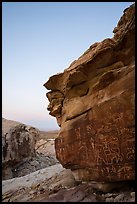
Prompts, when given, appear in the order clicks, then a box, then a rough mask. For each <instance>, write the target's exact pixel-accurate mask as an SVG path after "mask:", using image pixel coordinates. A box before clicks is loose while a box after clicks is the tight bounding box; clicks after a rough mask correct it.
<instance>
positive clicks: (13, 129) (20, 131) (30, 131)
mask: <svg viewBox="0 0 137 204" xmlns="http://www.w3.org/2000/svg"><path fill="white" fill-rule="evenodd" d="M38 134H39V131H38V130H37V129H36V128H33V127H31V126H26V125H25V124H22V123H19V122H15V121H10V120H6V119H2V174H3V175H2V177H3V179H9V178H12V177H13V172H12V171H13V170H14V169H15V168H16V166H17V165H18V164H19V163H20V162H22V161H23V159H26V158H29V157H32V156H33V155H34V154H35V144H36V137H37V136H38Z"/></svg>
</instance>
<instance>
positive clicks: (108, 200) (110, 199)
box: [106, 197, 114, 202]
mask: <svg viewBox="0 0 137 204" xmlns="http://www.w3.org/2000/svg"><path fill="white" fill-rule="evenodd" d="M106 202H114V198H113V197H110V198H106Z"/></svg>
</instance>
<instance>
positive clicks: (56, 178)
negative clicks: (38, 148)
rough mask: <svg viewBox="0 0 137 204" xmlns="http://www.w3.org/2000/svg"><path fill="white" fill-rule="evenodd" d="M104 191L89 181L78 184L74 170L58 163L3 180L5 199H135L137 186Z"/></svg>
mask: <svg viewBox="0 0 137 204" xmlns="http://www.w3.org/2000/svg"><path fill="white" fill-rule="evenodd" d="M124 186H125V188H123V187H122V191H121V190H119V189H117V191H116V190H115V191H110V192H109V193H108V192H107V193H105V192H104V193H103V192H101V191H97V190H95V188H93V185H91V184H90V183H80V184H78V183H77V182H76V181H75V179H74V177H73V175H72V172H71V171H70V170H69V169H64V168H63V167H62V165H61V164H56V165H53V166H51V167H47V168H45V169H41V170H38V171H36V172H33V173H31V174H29V175H26V176H23V177H20V178H13V179H9V180H6V181H2V202H88V201H91V202H101V201H104V202H127V201H128V202H135V189H134V188H133V186H132V185H131V186H130V185H129V184H128V185H126V184H124Z"/></svg>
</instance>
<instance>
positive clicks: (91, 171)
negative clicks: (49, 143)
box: [44, 4, 135, 182]
mask: <svg viewBox="0 0 137 204" xmlns="http://www.w3.org/2000/svg"><path fill="white" fill-rule="evenodd" d="M113 33H114V37H113V38H111V39H109V38H108V39H105V40H103V41H102V42H98V43H95V44H93V45H92V46H90V48H89V49H88V50H87V51H86V52H85V53H84V54H83V55H82V56H81V57H79V58H78V60H75V61H74V62H73V63H72V64H71V65H70V66H69V67H68V68H67V69H65V70H64V72H63V73H59V74H56V75H54V76H52V77H50V78H49V80H48V81H47V82H46V83H45V84H44V86H45V87H46V88H47V89H48V90H51V91H50V92H48V93H47V97H48V99H49V101H50V104H49V106H48V110H49V111H50V113H49V114H50V115H52V116H54V117H56V119H57V122H58V124H59V126H60V127H61V128H60V132H59V136H58V138H56V140H55V149H56V155H57V159H58V160H59V161H60V162H61V164H62V165H63V167H65V168H69V169H71V170H72V171H73V174H74V176H75V178H76V179H77V180H85V181H90V180H95V181H100V182H113V181H124V180H134V178H135V154H134V153H135V135H134V124H135V121H134V115H135V110H134V109H135V104H134V95H135V90H134V89H135V87H134V86H135V75H134V70H135V4H133V5H131V6H130V7H129V8H127V9H125V10H124V14H123V16H122V17H121V18H120V20H119V22H118V25H117V27H115V28H114V30H113Z"/></svg>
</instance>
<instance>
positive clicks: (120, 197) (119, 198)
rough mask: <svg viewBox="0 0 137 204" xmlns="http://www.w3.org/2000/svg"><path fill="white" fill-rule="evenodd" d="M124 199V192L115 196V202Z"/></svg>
mask: <svg viewBox="0 0 137 204" xmlns="http://www.w3.org/2000/svg"><path fill="white" fill-rule="evenodd" d="M123 200H124V194H119V195H118V196H116V197H115V199H114V202H120V201H123Z"/></svg>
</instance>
